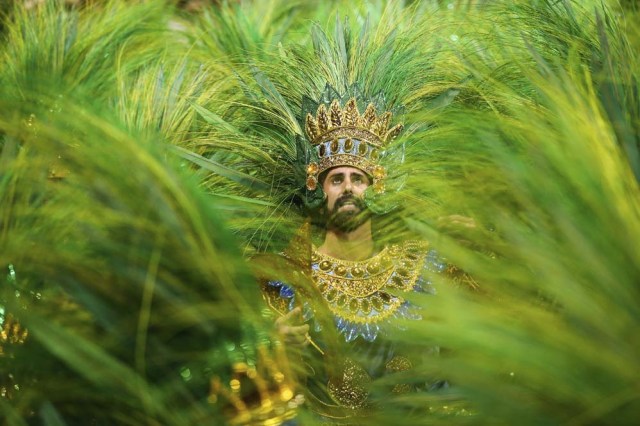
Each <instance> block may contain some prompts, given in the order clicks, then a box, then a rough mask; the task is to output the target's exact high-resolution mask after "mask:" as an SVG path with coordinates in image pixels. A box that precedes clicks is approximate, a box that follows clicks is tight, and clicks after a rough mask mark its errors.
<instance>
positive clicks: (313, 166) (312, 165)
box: [307, 163, 318, 175]
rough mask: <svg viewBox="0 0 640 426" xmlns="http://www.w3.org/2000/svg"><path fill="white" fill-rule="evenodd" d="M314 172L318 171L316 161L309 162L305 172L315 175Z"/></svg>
mask: <svg viewBox="0 0 640 426" xmlns="http://www.w3.org/2000/svg"><path fill="white" fill-rule="evenodd" d="M316 173H318V163H309V165H308V166H307V174H308V175H315V174H316Z"/></svg>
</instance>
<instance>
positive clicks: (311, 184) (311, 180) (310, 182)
mask: <svg viewBox="0 0 640 426" xmlns="http://www.w3.org/2000/svg"><path fill="white" fill-rule="evenodd" d="M317 187H318V179H316V177H315V176H309V177H308V178H307V189H308V190H309V191H315V189H316V188H317Z"/></svg>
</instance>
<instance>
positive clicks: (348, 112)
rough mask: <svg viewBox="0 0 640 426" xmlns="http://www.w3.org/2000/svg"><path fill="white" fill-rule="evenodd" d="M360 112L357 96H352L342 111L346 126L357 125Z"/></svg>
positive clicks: (343, 121)
mask: <svg viewBox="0 0 640 426" xmlns="http://www.w3.org/2000/svg"><path fill="white" fill-rule="evenodd" d="M359 117H360V112H359V111H358V105H357V104H356V98H351V99H349V100H348V101H347V104H346V105H345V106H344V111H343V113H342V123H343V125H345V126H357V125H358V118H359Z"/></svg>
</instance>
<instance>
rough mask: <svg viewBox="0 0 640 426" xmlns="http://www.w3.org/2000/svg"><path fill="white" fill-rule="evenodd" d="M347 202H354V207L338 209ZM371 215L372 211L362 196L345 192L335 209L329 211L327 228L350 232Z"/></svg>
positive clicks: (336, 203)
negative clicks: (343, 209) (344, 209)
mask: <svg viewBox="0 0 640 426" xmlns="http://www.w3.org/2000/svg"><path fill="white" fill-rule="evenodd" d="M347 203H352V204H353V206H354V207H355V208H354V209H351V210H347V211H338V210H339V209H340V207H342V206H344V205H345V204H347ZM370 217H371V212H370V211H369V209H368V208H367V205H366V204H365V202H364V200H363V199H362V198H359V197H356V196H355V195H353V194H345V195H342V196H341V197H340V198H338V199H337V200H336V202H335V204H334V206H333V209H331V210H329V211H328V212H327V229H331V230H334V231H338V232H342V233H348V232H352V231H355V230H356V229H358V228H359V227H360V225H362V224H363V223H365V222H366V221H367V220H369V218H370Z"/></svg>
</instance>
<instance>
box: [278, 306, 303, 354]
mask: <svg viewBox="0 0 640 426" xmlns="http://www.w3.org/2000/svg"><path fill="white" fill-rule="evenodd" d="M275 327H276V331H277V332H278V334H279V335H280V337H281V338H282V341H283V342H284V343H285V344H288V345H294V346H306V345H307V344H308V343H309V324H304V323H303V322H302V309H301V308H300V307H297V308H295V309H292V310H291V311H290V312H289V313H288V314H286V315H283V316H281V317H280V318H278V319H277V320H276V321H275Z"/></svg>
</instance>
